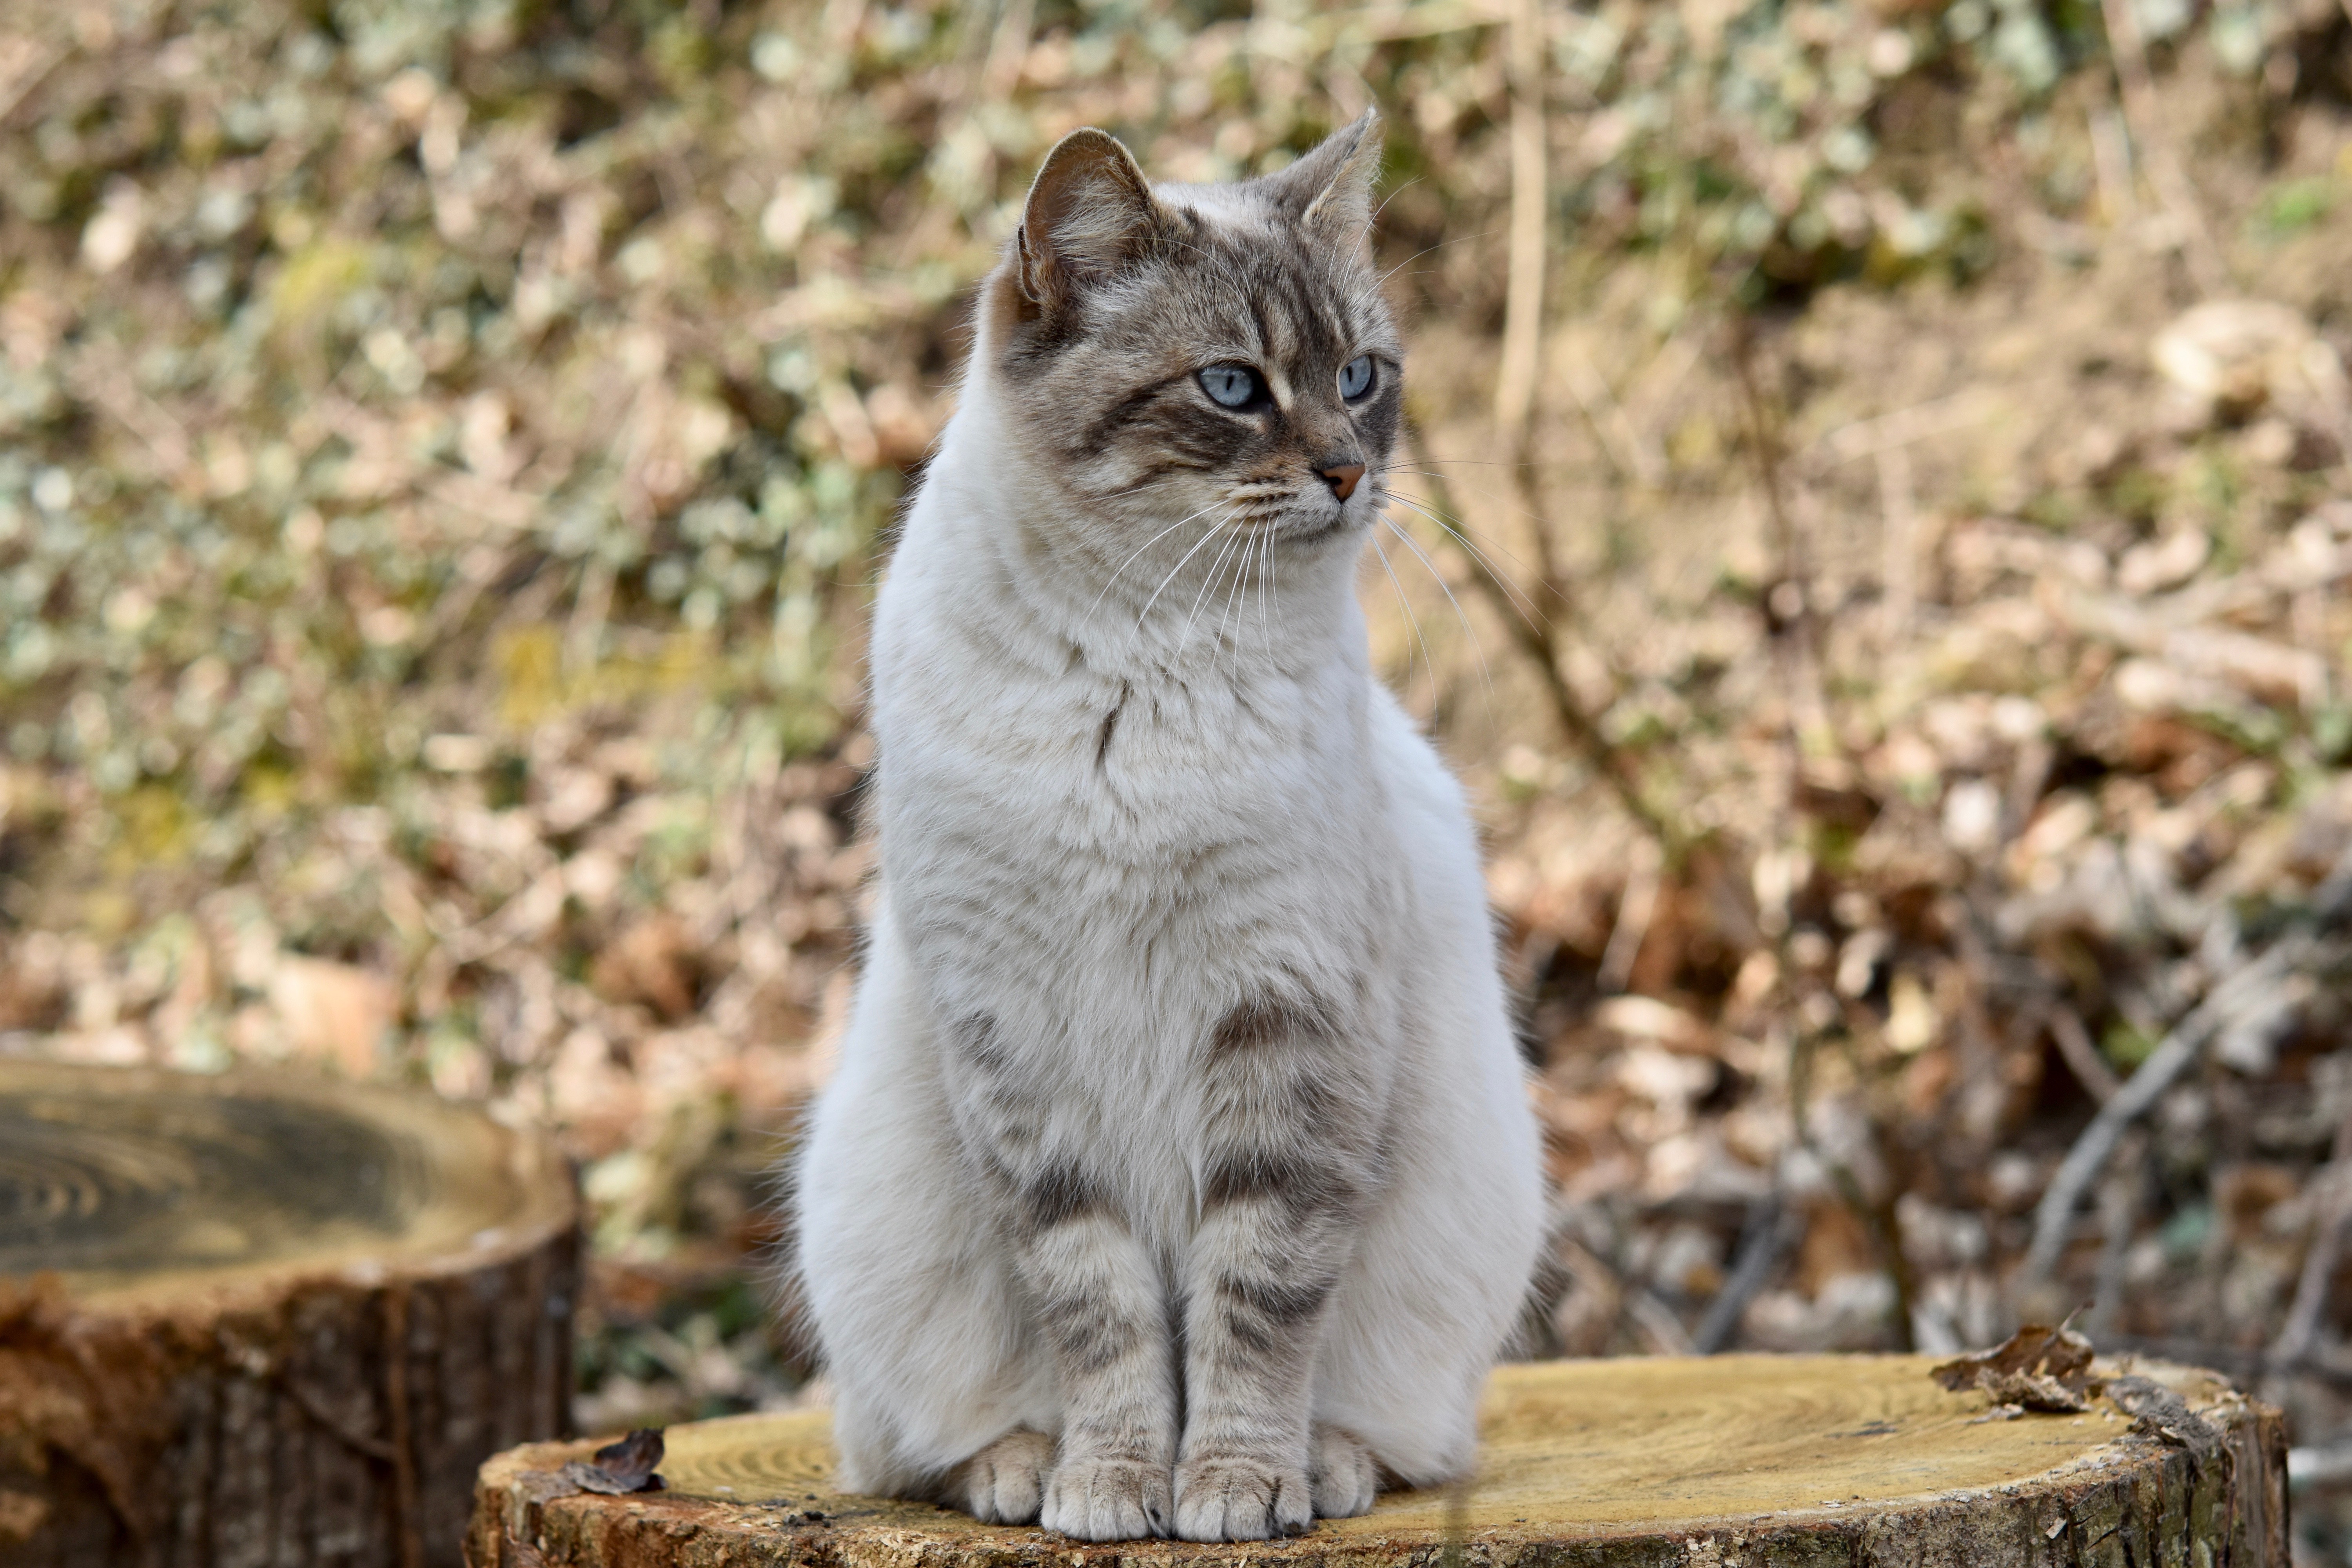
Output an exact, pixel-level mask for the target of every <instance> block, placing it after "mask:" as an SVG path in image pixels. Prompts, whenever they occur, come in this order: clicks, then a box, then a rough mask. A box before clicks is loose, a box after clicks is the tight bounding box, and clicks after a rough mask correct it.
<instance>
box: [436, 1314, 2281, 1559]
mask: <svg viewBox="0 0 2352 1568" xmlns="http://www.w3.org/2000/svg"><path fill="white" fill-rule="evenodd" d="M1932 1364H1934V1363H1933V1362H1932V1361H1931V1360H1930V1359H1929V1358H1927V1357H1921V1356H1856V1357H1843V1356H1803V1357H1775V1356H1718V1357H1712V1358H1704V1359H1702V1358H1679V1359H1662V1360H1614V1361H1591V1362H1549V1363H1538V1364H1534V1365H1522V1366H1510V1367H1505V1368H1502V1369H1499V1370H1498V1371H1497V1372H1496V1374H1495V1377H1494V1381H1493V1383H1492V1384H1491V1386H1490V1388H1489V1390H1488V1394H1487V1398H1486V1407H1485V1412H1484V1416H1483V1426H1482V1434H1481V1436H1482V1443H1481V1450H1480V1458H1479V1466H1478V1473H1477V1477H1476V1479H1475V1482H1473V1483H1472V1484H1471V1485H1469V1486H1467V1487H1465V1488H1458V1489H1450V1490H1439V1491H1421V1492H1391V1493H1387V1494H1383V1495H1382V1497H1381V1500H1380V1502H1379V1504H1378V1506H1377V1507H1376V1508H1375V1509H1374V1510H1373V1511H1372V1512H1371V1513H1370V1514H1369V1515H1366V1516H1365V1517H1363V1518H1360V1519H1350V1520H1328V1521H1322V1522H1320V1523H1318V1525H1317V1526H1316V1527H1315V1529H1314V1530H1313V1531H1311V1532H1310V1533H1308V1534H1307V1535H1304V1536H1301V1537H1297V1538H1296V1539H1293V1540H1288V1541H1281V1542H1254V1543H1250V1544H1247V1545H1232V1546H1195V1545H1190V1544H1186V1543H1182V1542H1119V1543H1111V1544H1105V1545H1087V1544H1084V1543H1081V1542H1072V1541H1069V1540H1066V1539H1065V1538H1063V1537H1060V1536H1055V1535H1051V1534H1048V1533H1047V1532H1045V1531H1041V1530H1036V1529H1006V1528H1002V1527H996V1526H989V1525H982V1524H980V1523H978V1522H977V1521H973V1520H972V1519H971V1518H970V1517H968V1516H966V1515H963V1514H960V1513H956V1512H952V1511H950V1510H945V1509H939V1508H933V1507H931V1506H929V1505H928V1504H920V1503H906V1502H895V1501H890V1500H882V1499H875V1498H862V1497H850V1496H845V1495H843V1494H840V1493H837V1492H835V1491H834V1490H833V1489H832V1487H831V1485H830V1482H829V1479H828V1478H829V1477H830V1476H831V1474H832V1468H833V1461H832V1452H831V1437H830V1432H829V1428H828V1426H827V1422H826V1418H825V1416H824V1413H823V1412H821V1411H810V1412H805V1413H796V1414H791V1415H745V1416H735V1417H730V1418H728V1419H724V1420H718V1421H707V1422H700V1423H698V1424H696V1425H693V1426H674V1427H672V1428H670V1429H669V1432H668V1433H667V1442H668V1453H667V1457H666V1458H664V1459H663V1461H662V1464H661V1469H660V1473H661V1476H662V1478H663V1479H664V1481H665V1482H666V1483H667V1489H665V1490H661V1491H648V1492H640V1493H635V1494H632V1495H628V1496H621V1497H600V1496H593V1495H585V1494H583V1495H573V1496H555V1497H549V1496H548V1495H547V1494H548V1492H549V1491H550V1490H551V1487H550V1485H549V1480H550V1479H551V1478H550V1472H551V1471H553V1470H555V1469H557V1468H560V1467H561V1466H562V1465H563V1464H564V1463H565V1462H566V1461H568V1460H572V1459H581V1458H587V1456H588V1454H589V1452H590V1450H591V1449H592V1448H593V1447H594V1445H593V1443H575V1444H541V1445H536V1446H533V1447H526V1448H521V1449H518V1450H516V1451H515V1452H512V1453H509V1454H502V1455H500V1456H499V1458H496V1459H494V1460H492V1461H491V1462H490V1463H489V1464H488V1465H487V1466H485V1467H484V1468H483V1471H482V1481H481V1488H480V1494H479V1498H478V1503H477V1507H476V1511H475V1516H474V1529H473V1533H472V1535H471V1537H470V1538H469V1541H468V1543H467V1554H468V1560H469V1562H470V1563H473V1564H474V1565H475V1568H518V1565H521V1564H530V1563H541V1562H544V1563H548V1564H551V1565H554V1564H577V1565H580V1568H587V1565H590V1564H593V1565H595V1568H718V1565H719V1564H729V1565H744V1564H759V1563H806V1564H824V1565H827V1568H1015V1565H1017V1564H1031V1563H1034V1564H1038V1565H1039V1568H1047V1565H1050V1568H1113V1565H1114V1564H1120V1563H1160V1562H1174V1561H1179V1560H1189V1559H1193V1558H1204V1557H1213V1558H1219V1559H1223V1560H1229V1561H1234V1562H1243V1561H1246V1562H1248V1563H1253V1564H1264V1563H1300V1564H1307V1563H1318V1564H1335V1565H1336V1564H1360V1565H1363V1568H1371V1565H1374V1564H1404V1563H1411V1564H1415V1565H1417V1568H1432V1565H1435V1564H1439V1563H1455V1562H1461V1563H1474V1562H1475V1563H1485V1564H1528V1565H1529V1568H1533V1565H1535V1564H1545V1565H1547V1568H1549V1565H1550V1564H1557V1563H1574V1564H1578V1565H1580V1568H1619V1565H1622V1568H1636V1565H1638V1568H1763V1565H1764V1564H1766V1563H1772V1564H1780V1563H1800V1562H1801V1563H1807V1564H1820V1565H1822V1568H1830V1565H1832V1564H1834V1565H1836V1568H1860V1565H1864V1564H1887V1565H1890V1568H1892V1565H1894V1564H1903V1565H1905V1568H1912V1565H1926V1564H1933V1565H1948V1568H2027V1565H2034V1568H2057V1565H2060V1564H2065V1565H2069V1568H2074V1565H2081V1564H2093V1563H2095V1564H2102V1565H2105V1564H2113V1565H2115V1568H2285V1564H2286V1561H2287V1558H2286V1511H2285V1510H2286V1501H2285V1476H2286V1465H2285V1431H2284V1424H2283V1422H2282V1420H2281V1417H2280V1415H2279V1414H2278V1412H2277V1411H2275V1410H2273V1409H2270V1408H2268V1407H2266V1406H2263V1405H2256V1404H2253V1403H2252V1402H2250V1401H2248V1400H2247V1399H2245V1398H2244V1397H2242V1395H2240V1394H2236V1393H2234V1392H2232V1391H2231V1389H2230V1388H2229V1387H2228V1386H2227V1385H2226V1384H2223V1383H2222V1382H2221V1380H2220V1379H2218V1378H2216V1377H2214V1376H2212V1375H2211V1374H2210V1373H2201V1372H2196V1371H2191V1370H2189V1369H2185V1368H2179V1367H2171V1366H2154V1365H2147V1364H2143V1365H2141V1366H2139V1367H2137V1368H2135V1369H2133V1370H2134V1371H2136V1372H2137V1374H2138V1375H2140V1376H2142V1377H2146V1378H2148V1379H2150V1380H2151V1381H2153V1382H2155V1383H2157V1384H2160V1385H2162V1386H2163V1387H2165V1388H2168V1389H2171V1390H2173V1391H2175V1392H2177V1393H2179V1394H2180V1395H2181V1396H2182V1397H2183V1398H2184V1399H2185V1401H2186V1404H2187V1405H2188V1407H2189V1410H2190V1411H2191V1412H2193V1413H2194V1414H2195V1415H2196V1416H2198V1417H2201V1420H2200V1421H2190V1422H2180V1421H2176V1422H2174V1423H2173V1425H2174V1426H2175V1427H2176V1428H2179V1430H2177V1431H2176V1432H2175V1433H2174V1434H2172V1435H2166V1434H2165V1433H2163V1432H2161V1431H2158V1430H2154V1429H2152V1427H2151V1426H2148V1425H2147V1424H2144V1423H2142V1422H2140V1421H2138V1420H2137V1419H2136V1418H2135V1417H2134V1416H2133V1415H2126V1414H2125V1413H2123V1412H2122V1411H2119V1410H2117V1409H2116V1408H2113V1407H2112V1406H2111V1405H2110V1404H2109V1403H2108V1402H2107V1401H2105V1400H2100V1401H2097V1402H2095V1404H2094V1406H2093V1408H2092V1410H2091V1411H2090V1412H2089V1413H2088V1414H2085V1415H2021V1416H2019V1417H2017V1418H2015V1419H2008V1420H2004V1419H1999V1418H1994V1419H1990V1420H1988V1419H1984V1418H1983V1417H1985V1415H1987V1411H1988V1407H1989V1404H1990V1402H1989V1400H1988V1399H1987V1397H1986V1396H1985V1395H1984V1394H1978V1393H1969V1394H1952V1393H1947V1392H1946V1391H1945V1390H1944V1389H1942V1388H1940V1387H1938V1386H1937V1384H1935V1383H1934V1382H1932V1381H1931V1380H1930V1379H1929V1377H1928V1375H1927V1373H1928V1368H1929V1367H1930V1366H1931V1365H1932ZM2102 1370H2103V1371H2105V1370H2108V1369H2107V1366H2106V1363H2102Z"/></svg>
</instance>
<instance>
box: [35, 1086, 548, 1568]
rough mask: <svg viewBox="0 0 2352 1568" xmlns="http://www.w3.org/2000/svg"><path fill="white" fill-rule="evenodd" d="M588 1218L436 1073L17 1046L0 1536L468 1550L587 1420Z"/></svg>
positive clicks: (80, 1541) (157, 1548) (99, 1555)
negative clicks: (522, 1466) (92, 1056)
mask: <svg viewBox="0 0 2352 1568" xmlns="http://www.w3.org/2000/svg"><path fill="white" fill-rule="evenodd" d="M577 1226H578V1216H577V1210H576V1204H575V1199H574V1196H573V1191H572V1176H571V1172H570V1170H569V1168H568V1167H567V1166H566V1164H565V1163H564V1162H563V1160H562V1156H561V1155H560V1154H559V1153H558V1152H556V1151H555V1149H554V1148H553V1147H552V1145H551V1144H550V1143H549V1142H547V1141H546V1140H545V1139H544V1138H542V1137H541V1136H539V1135H537V1134H533V1133H522V1132H517V1131H510V1130H509V1129H508V1128H505V1127H502V1126H500V1125H499V1124H498V1123H496V1122H494V1121H490V1120H489V1119H488V1118H487V1117H485V1116H483V1115H481V1114H479V1113H478V1112H476V1111H473V1110H467V1109H464V1108H461V1107H457V1106H453V1105H450V1104H446V1103H445V1102H443V1101H440V1100H434V1099H432V1098H431V1097H429V1096H425V1095H417V1094H409V1093H404V1092H398V1091H392V1090H384V1089H364V1088H360V1087H355V1086H352V1085H347V1084H338V1083H332V1082H326V1081H317V1080H309V1079H290V1078H277V1077H268V1076H247V1075H226V1076H221V1077H197V1076H192V1075H186V1074H176V1073H165V1072H153V1071H145V1070H133V1069H119V1068H72V1067H62V1066H58V1065H54V1064H43V1063H32V1062H0V1563H5V1564H7V1565H8V1568H49V1565H51V1564H57V1565H60V1568H61V1565H64V1564H74V1565H76V1568H82V1565H89V1564H113V1563H124V1564H142V1565H145V1564H158V1565H163V1564H169V1565H173V1568H183V1565H184V1568H209V1565H211V1564H215V1563H217V1564H229V1563H236V1564H239V1565H240V1568H245V1565H251V1568H278V1565H281V1564H282V1565H285V1568H295V1565H301V1568H310V1565H313V1564H348V1565H351V1568H375V1565H378V1564H381V1565H383V1568H437V1565H442V1564H454V1563H457V1561H459V1556H460V1546H461V1542H462V1540H463V1537H464V1534H465V1530H466V1521H467V1513H468V1510H469V1508H470V1503H471V1496H472V1486H473V1478H474V1473H475V1470H476V1469H477V1468H478V1466H479V1465H480V1463H481V1462H482V1460H483V1459H484V1458H487V1457H488V1456H489V1455H491V1454H493V1453H496V1452H497V1451H498V1450H499V1449H500V1448H503V1447H508V1446H509V1445H511V1444H514V1443H518V1442H523V1441H528V1440H530V1439H532V1438H539V1437H550V1436H560V1435H561V1434H562V1432H563V1431H564V1430H566V1414H567V1406H568V1401H569V1397H570V1390H571V1375H572V1368H571V1351H572V1346H571V1319H572V1301H573V1298H574V1295H575V1294H576V1289H577V1275H578V1268H579V1257H578V1239H577Z"/></svg>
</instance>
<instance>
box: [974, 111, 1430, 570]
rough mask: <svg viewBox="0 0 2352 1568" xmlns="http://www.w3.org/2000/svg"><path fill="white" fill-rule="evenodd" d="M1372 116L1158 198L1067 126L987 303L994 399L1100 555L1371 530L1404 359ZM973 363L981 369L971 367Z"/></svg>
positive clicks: (1107, 150) (1129, 168) (1094, 138)
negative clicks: (1218, 531) (1276, 162)
mask: <svg viewBox="0 0 2352 1568" xmlns="http://www.w3.org/2000/svg"><path fill="white" fill-rule="evenodd" d="M1379 163H1380V128H1379V117H1378V116H1377V114H1374V113H1371V112H1367V113H1366V114H1365V115H1364V116H1363V117H1362V118H1360V119H1359V120H1358V121H1355V123H1353V124H1351V125H1349V126H1347V127H1346V128H1345V129H1343V130H1340V131H1339V132H1336V133H1334V134H1333V135H1332V136H1330V137H1329V138H1328V140H1326V141H1325V142H1323V143H1322V145H1321V146H1319V147H1318V148H1317V149H1316V150H1315V151H1314V152H1313V153H1308V154H1307V156H1306V157H1304V158H1302V159H1300V160H1299V161H1298V162H1297V163H1292V164H1290V165H1289V166H1288V167H1287V168H1285V169H1283V170H1282V171H1280V172H1279V173H1277V174H1269V175H1266V176H1265V177H1263V178H1260V179H1255V180H1248V181H1244V182H1243V183H1240V184H1228V185H1160V186H1158V187H1154V186H1153V185H1151V184H1150V183H1149V182H1148V181H1147V180H1145V178H1144V176H1143V173H1142V171H1141V170H1140V169H1139V168H1138V167H1137V166H1136V162H1135V160H1134V158H1133V157H1132V156H1130V155H1129V153H1128V151H1127V149H1126V148H1125V147H1123V146H1121V145H1120V144H1119V143H1118V142H1117V141H1116V140H1114V139H1113V138H1111V137H1110V136H1108V135H1106V134H1105V133H1103V132H1099V131H1092V130H1087V131H1076V132H1072V133H1071V134H1069V135H1068V136H1066V137H1065V138H1063V139H1062V141H1061V142H1059V143H1057V144H1056V145H1055V148H1054V150H1053V151H1052V152H1051V153H1048V154H1046V157H1045V165H1044V167H1043V168H1042V169H1040V170H1039V171H1038V174H1037V179H1036V183H1035V184H1034V185H1033V186H1032V187H1031V189H1030V192H1029V199H1028V204H1027V205H1026V206H1025V208H1024V211H1023V215H1022V222H1021V228H1020V231H1019V233H1018V234H1017V235H1016V236H1015V237H1014V238H1013V242H1012V244H1011V245H1009V246H1008V247H1006V252H1005V258H1004V261H1003V265H1001V266H1000V267H999V268H997V270H996V272H995V274H994V275H993V276H992V278H991V279H989V281H988V284H987V285H986V288H985V292H984V295H983V307H982V308H983V310H985V311H986V312H987V316H988V319H987V324H986V327H985V330H984V331H982V338H981V346H980V352H981V353H982V354H983V355H985V356H986V358H987V362H988V363H987V364H986V366H985V368H984V374H986V375H987V377H988V380H989V384H990V390H991V394H992V397H993V398H994V400H995V401H996V402H997V403H998V405H999V406H1000V407H1001V408H1002V409H1003V411H1004V414H1005V416H1006V417H1007V418H1008V420H1009V422H1010V423H1011V425H1012V426H1013V431H1012V433H1013V436H1014V437H1015V438H1016V439H1019V440H1021V441H1022V442H1023V443H1024V445H1026V446H1028V447H1030V448H1031V450H1032V451H1034V453H1035V454H1036V455H1037V456H1038V457H1039V458H1042V459H1043V460H1044V463H1043V466H1044V467H1045V468H1047V469H1048V470H1049V471H1050V472H1051V473H1052V474H1053V475H1054V476H1055V479H1056V481H1057V482H1058V483H1059V484H1060V485H1061V486H1062V487H1064V489H1066V491H1068V492H1069V495H1070V497H1071V499H1072V500H1076V501H1077V502H1078V503H1079V504H1080V508H1081V510H1084V511H1085V512H1087V514H1088V515H1090V516H1092V517H1093V518H1096V519H1097V520H1099V521H1100V523H1101V525H1102V526H1103V528H1104V529H1105V530H1106V531H1107V532H1108V535H1109V537H1106V538H1104V539H1101V540H1094V541H1089V542H1090V543H1096V544H1100V545H1102V546H1104V547H1105V548H1116V547H1117V546H1118V545H1119V544H1121V543H1122V542H1124V543H1129V544H1131V545H1134V546H1141V545H1143V544H1145V542H1146V541H1147V539H1148V538H1149V535H1148V534H1146V535H1140V536H1137V537H1134V538H1132V539H1131V540H1130V539H1128V538H1127V537H1126V535H1127V533H1128V532H1129V531H1132V530H1135V529H1150V528H1160V527H1166V526H1168V525H1171V524H1173V523H1176V522H1177V521H1178V520H1180V519H1181V520H1187V521H1188V522H1189V524H1190V526H1189V527H1187V528H1182V529H1179V530H1177V531H1176V532H1175V533H1171V535H1169V539H1170V542H1171V543H1172V544H1174V545H1176V546H1180V547H1181V546H1184V545H1187V544H1189V542H1191V540H1192V536H1193V534H1194V533H1195V532H1198V531H1204V530H1205V529H1207V528H1209V527H1212V526H1214V525H1217V524H1219V523H1221V522H1222V523H1224V524H1226V525H1228V526H1229V527H1230V529H1231V530H1232V531H1234V532H1235V533H1236V534H1246V535H1249V536H1251V537H1253V538H1259V537H1262V536H1263V535H1265V534H1270V535H1271V536H1272V539H1273V541H1274V542H1275V543H1276V544H1278V545H1285V546H1289V547H1292V548H1296V549H1307V550H1320V549H1321V548H1322V547H1325V546H1327V545H1330V544H1335V543H1339V542H1341V541H1343V540H1355V539H1360V537H1361V533H1362V531H1363V530H1364V529H1365V528H1367V527H1368V526H1369V525H1370V523H1371V521H1373V518H1374V517H1375V515H1376V513H1377V510H1378V508H1379V506H1380V504H1381V502H1380V490H1381V478H1382V476H1383V474H1384V472H1385V470H1386V468H1387V466H1388V463H1389V460H1390V454H1391V447H1393V446H1394V445H1395V442H1396V439H1397V435H1398V428H1399V423H1400V421H1401V419H1402V412H1403V400H1402V384H1401V372H1402V361H1403V349H1402V342H1401V340H1400V339H1399V337H1398V334H1397V330H1396V325H1395V322H1394V321H1393V320H1392V318H1391V314H1390V312H1389V309H1388V306H1387V304H1386V302H1385V300H1383V298H1382V296H1381V279H1380V278H1379V276H1378V274H1377V273H1376V272H1375V271H1374V270H1373V268H1372V266H1371V258H1370V244H1369V231H1370V226H1371V218H1372V211H1371V201H1370V195H1371V185H1372V179H1373V175H1374V174H1375V173H1376V172H1377V170H1378V167H1379ZM975 368H981V367H977V366H976V367H975Z"/></svg>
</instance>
